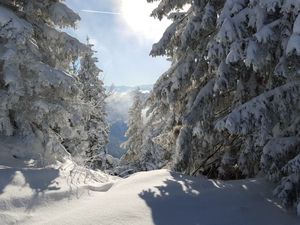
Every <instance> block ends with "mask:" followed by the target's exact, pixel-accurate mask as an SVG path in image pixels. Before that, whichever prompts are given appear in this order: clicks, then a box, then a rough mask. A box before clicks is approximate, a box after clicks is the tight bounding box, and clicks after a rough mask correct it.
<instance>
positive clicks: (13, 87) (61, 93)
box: [0, 0, 105, 165]
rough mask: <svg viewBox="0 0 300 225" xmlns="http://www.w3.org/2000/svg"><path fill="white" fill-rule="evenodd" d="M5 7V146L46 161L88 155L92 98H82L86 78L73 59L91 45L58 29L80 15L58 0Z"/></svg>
mask: <svg viewBox="0 0 300 225" xmlns="http://www.w3.org/2000/svg"><path fill="white" fill-rule="evenodd" d="M0 10H1V21H0V45H1V54H0V61H1V67H0V71H1V72H0V99H1V104H0V115H1V118H0V142H1V145H0V146H1V147H0V150H1V151H3V150H6V151H7V149H8V148H6V147H5V146H6V145H7V143H9V145H8V146H10V147H9V149H10V151H12V152H11V154H12V155H14V156H15V157H18V158H24V159H28V158H29V159H30V158H32V159H36V160H37V162H39V163H40V164H43V165H45V164H49V163H53V162H55V160H63V158H64V157H66V156H73V157H75V156H76V157H79V158H81V157H82V156H85V153H86V152H89V151H90V150H89V148H91V149H93V146H94V143H93V144H91V139H90V138H89V137H90V136H91V135H90V134H91V133H92V130H93V129H94V127H92V125H91V123H92V119H93V118H92V119H91V117H90V114H89V113H88V112H87V109H88V107H87V105H89V104H91V102H92V100H87V99H84V101H83V100H82V96H83V95H84V94H83V91H84V92H85V91H86V90H82V87H83V86H85V85H86V84H83V85H82V83H81V82H80V79H78V77H77V74H74V72H73V70H72V68H71V66H70V65H71V63H72V62H74V61H77V60H79V59H80V58H81V57H84V56H86V55H87V54H88V55H89V54H90V52H91V50H90V48H89V47H88V46H86V45H84V44H82V43H80V42H79V41H78V40H77V39H75V38H73V37H71V36H70V35H68V34H67V33H65V32H62V31H60V30H59V28H66V27H75V25H76V21H78V20H79V19H80V17H79V16H78V15H77V14H75V13H74V12H73V11H72V10H71V9H69V8H68V7H67V6H66V5H65V4H63V3H62V2H61V1H59V0H45V1H40V0H32V1H28V0H16V1H0ZM82 82H85V81H82ZM101 88H102V86H101ZM101 91H102V90H101ZM102 94H103V93H99V95H100V96H101V97H100V98H101V99H102V97H103V96H102ZM93 101H95V100H93ZM100 104H102V103H100ZM95 113H96V112H95ZM101 116H102V115H99V117H101ZM102 119H103V118H102ZM87 123H89V125H87ZM103 127H105V126H103ZM99 132H100V133H101V132H102V131H101V130H100V131H99ZM104 139H105V138H104ZM100 145H101V146H102V145H103V143H101V144H100Z"/></svg>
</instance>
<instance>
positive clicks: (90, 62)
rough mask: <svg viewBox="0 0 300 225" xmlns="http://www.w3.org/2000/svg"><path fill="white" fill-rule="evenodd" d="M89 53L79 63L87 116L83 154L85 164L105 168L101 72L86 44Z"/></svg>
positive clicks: (105, 134)
mask: <svg viewBox="0 0 300 225" xmlns="http://www.w3.org/2000/svg"><path fill="white" fill-rule="evenodd" d="M88 46H89V48H90V51H89V52H87V53H86V54H85V55H84V56H83V57H82V58H81V63H80V66H81V68H80V71H79V75H78V77H79V80H80V81H81V82H82V84H83V101H84V104H86V105H85V110H86V113H87V114H88V118H87V122H86V125H85V126H86V127H85V130H87V133H88V143H89V146H88V148H87V150H86V152H85V155H86V157H87V163H88V164H90V166H92V167H97V168H103V167H104V166H105V161H106V159H105V157H106V151H105V150H106V145H107V143H108V124H107V121H106V113H105V98H106V95H105V89H104V87H103V82H102V80H101V79H100V77H99V76H100V72H102V71H101V70H100V69H99V68H98V67H97V65H96V63H97V62H98V60H97V58H95V57H94V56H93V54H94V52H93V50H92V45H91V44H89V43H88Z"/></svg>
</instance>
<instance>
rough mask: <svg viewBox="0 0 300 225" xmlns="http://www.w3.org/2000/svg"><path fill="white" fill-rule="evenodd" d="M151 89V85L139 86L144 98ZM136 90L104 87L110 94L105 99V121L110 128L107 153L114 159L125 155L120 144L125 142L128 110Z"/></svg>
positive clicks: (126, 87)
mask: <svg viewBox="0 0 300 225" xmlns="http://www.w3.org/2000/svg"><path fill="white" fill-rule="evenodd" d="M152 87H153V85H140V86H139V88H140V90H141V92H142V93H144V95H143V96H144V97H145V98H147V96H148V93H149V92H150V91H151V90H152ZM136 88H137V87H129V86H114V87H106V89H107V90H108V91H109V92H111V93H110V95H109V96H108V98H107V99H106V113H107V120H108V123H109V125H110V127H111V128H110V135H109V144H108V145H107V151H108V153H109V154H110V155H112V156H114V157H116V158H120V157H121V156H122V155H123V154H124V153H125V150H124V149H122V148H120V144H121V143H123V142H125V141H126V140H127V138H126V137H125V136H124V135H125V133H126V130H127V119H128V110H129V108H130V107H131V105H132V103H133V91H134V90H135V89H136ZM110 89H112V90H110Z"/></svg>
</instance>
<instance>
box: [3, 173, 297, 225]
mask: <svg viewBox="0 0 300 225" xmlns="http://www.w3.org/2000/svg"><path fill="white" fill-rule="evenodd" d="M20 184H24V179H23V178H22V177H21V175H20V174H17V175H15V177H14V179H13V180H12V182H11V183H10V185H20ZM105 186H106V187H107V191H106V192H93V191H90V192H89V195H82V196H80V197H77V198H70V199H61V200H60V201H52V202H49V201H48V202H47V204H42V205H36V204H34V202H33V203H32V204H31V205H32V208H31V209H30V210H28V209H27V211H25V212H24V209H22V210H20V209H12V210H7V209H4V208H3V207H2V204H1V208H0V224H43V225H46V224H48V225H50V224H51V225H61V224H64V225H77V224H78V225H109V224H110V225H112V224H113V225H119V224H120V225H197V224H201V225H208V224H210V225H211V224H215V225H267V224H272V225H296V224H299V221H300V220H299V218H298V217H297V216H295V213H294V212H287V211H285V210H284V209H283V208H282V207H281V206H280V204H279V203H278V202H277V201H276V200H274V198H273V197H272V196H270V194H269V193H271V190H272V188H273V187H271V186H270V184H268V183H267V182H266V181H265V180H263V179H252V180H240V181H228V182H223V181H222V182H221V181H218V180H208V179H206V178H204V177H189V176H184V175H182V174H178V173H173V172H170V171H168V170H157V171H151V172H140V173H137V174H134V175H132V176H130V177H129V178H126V179H120V180H117V181H115V182H113V183H111V184H110V185H105ZM24 188H29V187H28V186H26V185H25V186H24ZM52 191H53V192H57V191H58V190H52ZM2 198H3V193H2V194H1V195H0V199H2ZM32 209H33V210H32ZM21 214H22V215H23V216H22V220H20V218H18V216H19V215H21ZM5 218H6V219H7V218H10V220H9V221H8V220H5Z"/></svg>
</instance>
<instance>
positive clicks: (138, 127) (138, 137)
mask: <svg viewBox="0 0 300 225" xmlns="http://www.w3.org/2000/svg"><path fill="white" fill-rule="evenodd" d="M142 107H143V100H142V93H141V91H140V89H139V88H137V89H136V90H135V91H133V104H132V106H131V107H130V109H129V111H128V123H127V124H128V130H127V131H126V133H125V136H126V137H127V138H128V140H127V141H126V142H124V143H122V144H121V147H122V148H124V149H125V150H126V154H125V155H124V156H122V158H121V164H122V163H123V162H126V163H134V162H136V161H137V160H138V158H136V157H138V156H139V154H138V152H140V151H141V146H142V138H143V136H142V135H143V119H142Z"/></svg>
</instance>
